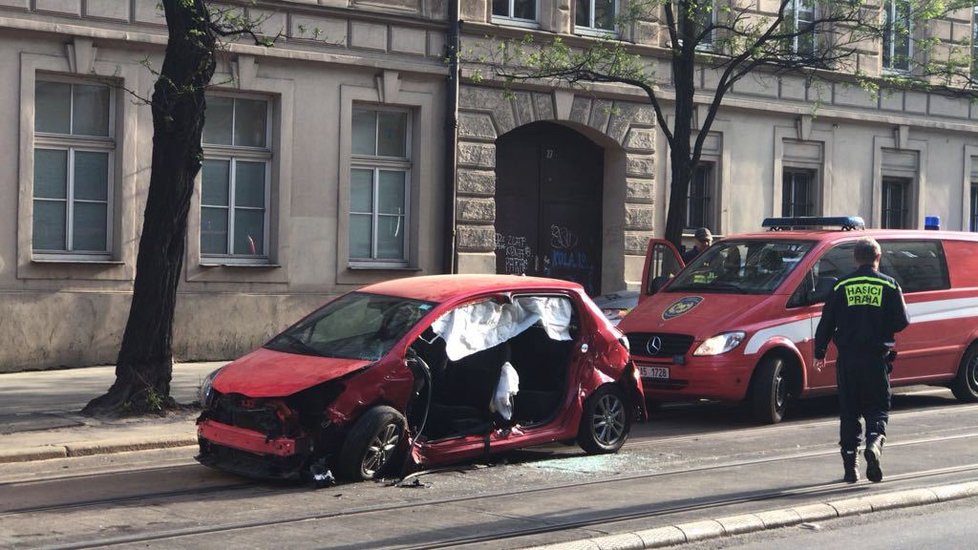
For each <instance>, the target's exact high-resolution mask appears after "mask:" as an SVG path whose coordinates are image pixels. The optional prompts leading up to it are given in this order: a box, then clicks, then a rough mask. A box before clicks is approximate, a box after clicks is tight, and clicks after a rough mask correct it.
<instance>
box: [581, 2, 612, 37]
mask: <svg viewBox="0 0 978 550" xmlns="http://www.w3.org/2000/svg"><path fill="white" fill-rule="evenodd" d="M596 1H597V0H585V2H587V4H588V6H589V10H588V23H587V25H578V24H577V14H576V13H575V14H574V31H575V32H576V33H577V34H580V35H583V36H597V37H614V36H618V14H619V10H620V9H621V2H620V0H614V16H613V19H614V21H613V22H614V28H611V29H602V28H599V27H595V26H594V13H595V9H594V3H595V2H596ZM575 5H576V2H575Z"/></svg>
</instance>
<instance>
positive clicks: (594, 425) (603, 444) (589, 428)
mask: <svg viewBox="0 0 978 550" xmlns="http://www.w3.org/2000/svg"><path fill="white" fill-rule="evenodd" d="M630 429H631V418H629V415H628V405H627V403H626V402H625V393H624V392H623V391H621V388H619V387H618V386H616V385H614V384H606V385H604V386H601V387H600V388H598V390H597V391H595V392H594V393H593V394H591V396H590V397H588V398H587V400H586V401H585V402H584V411H583V414H582V415H581V426H580V428H579V429H578V433H577V444H578V445H580V446H581V448H582V449H584V451H585V452H587V453H588V454H602V453H614V452H617V451H618V449H620V448H621V446H622V445H624V444H625V440H626V439H628V432H629V430H630Z"/></svg>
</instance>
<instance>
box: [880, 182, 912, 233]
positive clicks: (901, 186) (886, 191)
mask: <svg viewBox="0 0 978 550" xmlns="http://www.w3.org/2000/svg"><path fill="white" fill-rule="evenodd" d="M909 195H910V180H909V179H906V178H883V201H882V202H883V213H882V214H883V215H882V218H881V219H882V227H883V229H908V228H909V219H908V218H909V215H908V214H909V212H908V210H907V205H908V203H909V198H910V197H909Z"/></svg>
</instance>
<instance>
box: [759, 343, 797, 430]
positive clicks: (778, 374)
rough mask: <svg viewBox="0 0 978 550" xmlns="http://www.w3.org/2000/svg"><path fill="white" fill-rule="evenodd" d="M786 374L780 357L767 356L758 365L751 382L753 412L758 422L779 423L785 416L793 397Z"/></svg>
mask: <svg viewBox="0 0 978 550" xmlns="http://www.w3.org/2000/svg"><path fill="white" fill-rule="evenodd" d="M784 375H785V367H784V361H783V360H782V359H781V358H780V357H765V358H764V359H762V360H761V362H760V363H759V364H758V365H757V369H756V370H755V371H754V380H753V381H752V382H751V413H752V414H753V416H754V418H755V419H756V420H757V421H758V422H762V423H764V424H777V423H778V422H781V419H783V418H784V413H785V411H786V410H787V408H788V401H789V399H790V397H791V395H790V393H789V392H788V380H787V379H785V376H784Z"/></svg>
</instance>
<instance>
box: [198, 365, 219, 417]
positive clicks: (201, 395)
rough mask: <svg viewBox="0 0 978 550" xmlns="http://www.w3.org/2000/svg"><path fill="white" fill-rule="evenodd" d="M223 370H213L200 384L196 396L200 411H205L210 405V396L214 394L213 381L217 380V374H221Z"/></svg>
mask: <svg viewBox="0 0 978 550" xmlns="http://www.w3.org/2000/svg"><path fill="white" fill-rule="evenodd" d="M223 368H224V367H221V368H220V369H216V370H214V371H213V372H211V373H210V374H208V375H207V376H206V377H205V378H204V381H203V382H201V383H200V391H199V392H198V394H197V398H198V399H199V400H200V407H201V408H202V409H206V408H207V406H208V405H210V399H211V396H212V395H213V394H214V391H213V389H214V388H213V386H214V379H215V378H217V374H218V373H219V372H221V369H223Z"/></svg>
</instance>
